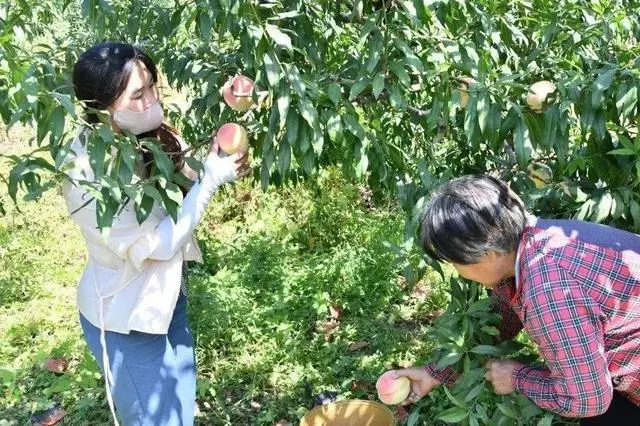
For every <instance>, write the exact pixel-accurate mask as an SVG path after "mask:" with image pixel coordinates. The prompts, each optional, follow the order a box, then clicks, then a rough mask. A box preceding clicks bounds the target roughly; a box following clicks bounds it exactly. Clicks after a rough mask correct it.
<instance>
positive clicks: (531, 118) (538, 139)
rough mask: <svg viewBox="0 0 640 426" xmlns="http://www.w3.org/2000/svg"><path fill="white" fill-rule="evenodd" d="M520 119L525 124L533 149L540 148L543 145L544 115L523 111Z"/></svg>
mask: <svg viewBox="0 0 640 426" xmlns="http://www.w3.org/2000/svg"><path fill="white" fill-rule="evenodd" d="M522 117H523V118H524V121H525V122H526V123H527V128H528V129H529V137H530V140H531V143H532V145H533V147H540V146H542V145H543V143H544V142H543V139H544V136H543V132H544V122H543V120H544V115H542V114H538V113H535V112H531V111H525V112H524V113H523V114H522Z"/></svg>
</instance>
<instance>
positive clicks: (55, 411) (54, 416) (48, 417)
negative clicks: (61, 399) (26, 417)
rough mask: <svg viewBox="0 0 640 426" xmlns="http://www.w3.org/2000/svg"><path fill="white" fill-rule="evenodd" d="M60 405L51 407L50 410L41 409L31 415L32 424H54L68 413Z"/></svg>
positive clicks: (47, 425) (46, 425)
mask: <svg viewBox="0 0 640 426" xmlns="http://www.w3.org/2000/svg"><path fill="white" fill-rule="evenodd" d="M66 414H67V413H65V411H64V410H63V409H62V408H60V407H51V408H49V409H48V410H44V411H39V412H37V413H34V414H33V415H32V416H31V424H32V425H34V426H53V425H55V424H56V423H58V422H59V421H60V420H62V418H63V417H64V416H65V415H66Z"/></svg>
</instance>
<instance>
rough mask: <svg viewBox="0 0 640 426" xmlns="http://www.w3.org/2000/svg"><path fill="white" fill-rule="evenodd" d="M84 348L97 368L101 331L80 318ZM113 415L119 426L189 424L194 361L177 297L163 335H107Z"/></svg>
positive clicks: (182, 299) (182, 306)
mask: <svg viewBox="0 0 640 426" xmlns="http://www.w3.org/2000/svg"><path fill="white" fill-rule="evenodd" d="M80 324H81V325H82V330H83V332H84V337H85V339H86V341H87V344H88V346H89V349H90V350H91V353H92V354H93V356H94V357H95V358H96V359H97V360H98V365H100V368H101V370H102V373H103V374H104V368H103V366H102V345H101V344H100V329H99V328H98V327H96V326H94V325H93V324H91V323H90V322H89V321H88V320H87V319H86V318H85V317H84V316H83V315H82V314H80ZM106 342H107V353H108V354H109V364H110V367H111V372H112V373H113V380H114V382H113V387H112V389H111V393H112V395H113V401H114V405H115V407H116V412H117V415H118V417H119V418H120V421H121V422H122V425H123V426H134V425H135V426H184V425H187V426H191V425H193V417H194V407H195V400H196V360H195V353H194V350H193V337H192V335H191V330H190V329H189V320H188V318H187V298H186V296H185V295H184V294H182V293H181V294H180V298H179V299H178V303H177V305H176V308H175V310H174V312H173V317H172V319H171V324H170V326H169V332H168V334H147V333H141V332H138V331H132V332H131V333H129V334H122V333H116V332H113V331H107V332H106Z"/></svg>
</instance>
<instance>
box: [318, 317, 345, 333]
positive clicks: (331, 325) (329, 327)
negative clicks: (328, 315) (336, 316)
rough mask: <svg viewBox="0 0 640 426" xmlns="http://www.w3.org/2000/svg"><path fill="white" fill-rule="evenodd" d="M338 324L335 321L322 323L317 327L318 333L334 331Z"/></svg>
mask: <svg viewBox="0 0 640 426" xmlns="http://www.w3.org/2000/svg"><path fill="white" fill-rule="evenodd" d="M339 325H340V324H339V323H338V322H337V321H333V320H332V321H327V322H324V323H322V324H320V326H319V327H318V331H324V332H325V333H329V332H331V331H333V330H335V329H336V328H338V326H339Z"/></svg>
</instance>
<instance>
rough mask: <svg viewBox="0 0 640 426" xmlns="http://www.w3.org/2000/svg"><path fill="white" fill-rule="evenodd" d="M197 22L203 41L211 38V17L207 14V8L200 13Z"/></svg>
mask: <svg viewBox="0 0 640 426" xmlns="http://www.w3.org/2000/svg"><path fill="white" fill-rule="evenodd" d="M198 23H199V24H200V37H202V39H203V40H204V41H209V40H211V17H210V16H209V11H208V10H205V11H202V12H201V13H200V16H198Z"/></svg>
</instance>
